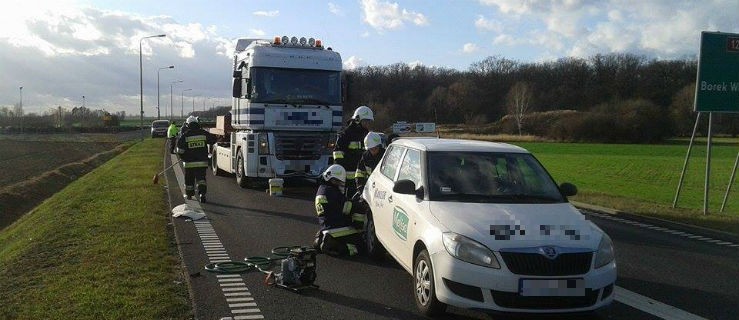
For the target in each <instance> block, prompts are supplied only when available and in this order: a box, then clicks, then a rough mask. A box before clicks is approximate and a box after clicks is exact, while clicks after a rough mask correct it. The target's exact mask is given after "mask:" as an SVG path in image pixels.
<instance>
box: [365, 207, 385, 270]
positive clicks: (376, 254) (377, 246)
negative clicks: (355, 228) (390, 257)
mask: <svg viewBox="0 0 739 320" xmlns="http://www.w3.org/2000/svg"><path fill="white" fill-rule="evenodd" d="M364 249H365V250H366V251H367V255H368V256H369V257H370V259H372V260H374V261H378V262H379V261H382V260H383V259H384V258H385V247H383V246H382V243H380V240H379V239H377V233H375V220H374V219H372V214H367V224H366V225H365V226H364Z"/></svg>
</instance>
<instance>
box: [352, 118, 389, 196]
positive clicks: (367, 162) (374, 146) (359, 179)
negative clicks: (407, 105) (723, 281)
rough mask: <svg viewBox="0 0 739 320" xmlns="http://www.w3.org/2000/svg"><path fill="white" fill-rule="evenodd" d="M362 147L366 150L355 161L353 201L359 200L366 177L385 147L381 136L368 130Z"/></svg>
mask: <svg viewBox="0 0 739 320" xmlns="http://www.w3.org/2000/svg"><path fill="white" fill-rule="evenodd" d="M364 149H366V150H367V151H365V152H364V153H362V157H361V158H360V159H359V163H357V173H356V175H355V181H356V183H357V193H356V194H354V197H352V200H353V201H356V200H359V198H360V196H361V194H362V189H364V185H365V184H366V183H367V179H368V178H369V176H370V174H372V171H373V170H375V167H377V164H378V163H379V162H380V159H382V155H384V154H385V148H383V146H382V137H380V134H379V133H377V132H372V131H370V133H368V134H367V136H365V137H364Z"/></svg>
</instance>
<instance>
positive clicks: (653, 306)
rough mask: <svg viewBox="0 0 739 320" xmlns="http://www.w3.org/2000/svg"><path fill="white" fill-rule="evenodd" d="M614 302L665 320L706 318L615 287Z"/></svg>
mask: <svg viewBox="0 0 739 320" xmlns="http://www.w3.org/2000/svg"><path fill="white" fill-rule="evenodd" d="M615 299H616V301H618V302H621V303H623V304H625V305H628V306H631V307H633V308H636V309H639V310H641V311H644V312H646V313H649V314H651V315H653V316H656V317H660V318H662V319H666V320H705V319H706V318H703V317H700V316H697V315H694V314H692V313H690V312H687V311H684V310H681V309H678V308H675V307H673V306H670V305H667V304H664V303H662V302H659V301H657V300H654V299H651V298H649V297H645V296H643V295H640V294H638V293H636V292H633V291H629V290H626V289H624V288H621V287H618V286H617V287H616V298H615Z"/></svg>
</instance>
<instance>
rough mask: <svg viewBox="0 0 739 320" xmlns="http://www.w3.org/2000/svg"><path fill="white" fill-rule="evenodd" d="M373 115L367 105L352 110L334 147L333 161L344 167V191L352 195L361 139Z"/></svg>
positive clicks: (360, 154) (361, 149)
mask: <svg viewBox="0 0 739 320" xmlns="http://www.w3.org/2000/svg"><path fill="white" fill-rule="evenodd" d="M374 120H375V116H374V114H373V113H372V109H370V108H369V107H367V106H360V107H358V108H357V109H356V110H354V115H352V118H351V119H350V120H349V123H348V126H347V127H346V128H344V130H343V131H341V132H340V133H339V137H338V139H337V140H336V146H335V147H334V153H333V157H334V163H336V164H340V165H341V166H343V167H344V168H345V169H346V177H347V182H346V193H345V195H347V196H352V195H353V194H354V193H355V192H356V183H355V181H354V178H355V174H356V169H357V163H358V162H359V159H360V158H361V157H362V152H364V150H363V149H364V148H363V147H362V140H363V139H364V137H365V136H366V135H367V133H368V132H369V129H370V126H371V124H372V122H373V121H374Z"/></svg>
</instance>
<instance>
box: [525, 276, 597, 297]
mask: <svg viewBox="0 0 739 320" xmlns="http://www.w3.org/2000/svg"><path fill="white" fill-rule="evenodd" d="M518 292H519V293H520V294H521V295H522V296H530V297H540V296H556V297H564V296H568V297H572V296H577V297H581V296H584V295H585V280H583V279H582V278H569V279H520V280H519V290H518Z"/></svg>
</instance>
